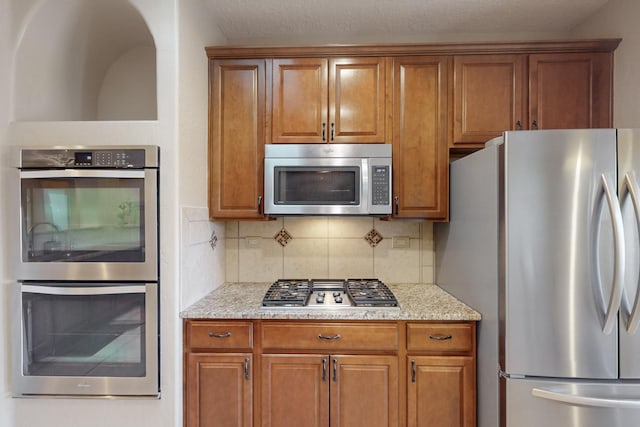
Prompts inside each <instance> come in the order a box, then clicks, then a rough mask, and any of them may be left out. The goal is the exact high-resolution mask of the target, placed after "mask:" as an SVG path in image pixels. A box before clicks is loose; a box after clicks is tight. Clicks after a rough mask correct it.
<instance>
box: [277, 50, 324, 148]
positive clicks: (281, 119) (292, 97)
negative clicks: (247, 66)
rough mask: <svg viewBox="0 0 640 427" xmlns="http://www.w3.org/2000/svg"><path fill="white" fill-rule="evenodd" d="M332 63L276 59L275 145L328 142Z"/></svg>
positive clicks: (299, 59)
mask: <svg viewBox="0 0 640 427" xmlns="http://www.w3.org/2000/svg"><path fill="white" fill-rule="evenodd" d="M327 67H328V61H327V59H324V58H293V59H274V60H273V104H272V105H273V107H272V112H271V115H272V116H271V117H272V123H271V131H272V142H273V143H279V142H280V143H282V142H291V143H312V142H319V143H322V142H327V138H328V135H329V134H328V131H329V130H328V128H327V126H328V124H327V120H328V109H327V90H328V89H327V86H328V71H327Z"/></svg>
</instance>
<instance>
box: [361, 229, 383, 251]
mask: <svg viewBox="0 0 640 427" xmlns="http://www.w3.org/2000/svg"><path fill="white" fill-rule="evenodd" d="M364 240H366V241H367V242H369V246H371V247H372V248H375V247H376V246H378V243H380V242H381V241H382V234H380V233H379V232H378V230H376V229H375V228H372V229H371V231H369V232H368V233H367V234H365V236H364Z"/></svg>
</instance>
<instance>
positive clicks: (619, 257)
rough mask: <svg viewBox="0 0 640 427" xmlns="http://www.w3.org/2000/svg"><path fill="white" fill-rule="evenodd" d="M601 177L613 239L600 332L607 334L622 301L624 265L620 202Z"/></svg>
mask: <svg viewBox="0 0 640 427" xmlns="http://www.w3.org/2000/svg"><path fill="white" fill-rule="evenodd" d="M601 178H602V188H603V190H604V194H605V196H606V200H607V205H608V207H609V214H610V215H611V225H612V227H613V241H614V246H613V259H614V269H613V286H612V289H611V296H610V298H609V305H608V307H607V312H606V314H605V318H604V326H603V327H602V332H604V333H605V334H607V335H608V334H610V333H611V332H612V331H613V329H614V327H615V326H616V321H617V317H618V310H619V309H620V303H621V301H622V290H623V283H622V281H623V279H624V266H625V259H624V258H625V257H624V238H623V237H622V233H623V230H622V228H623V226H622V212H621V211H620V202H619V201H618V198H617V197H616V196H615V195H614V194H612V191H611V189H610V188H609V184H608V182H607V177H606V176H605V175H604V174H602V175H601ZM596 265H600V263H599V262H596ZM598 276H599V275H598ZM599 279H600V278H599V277H596V280H599ZM600 288H602V287H600Z"/></svg>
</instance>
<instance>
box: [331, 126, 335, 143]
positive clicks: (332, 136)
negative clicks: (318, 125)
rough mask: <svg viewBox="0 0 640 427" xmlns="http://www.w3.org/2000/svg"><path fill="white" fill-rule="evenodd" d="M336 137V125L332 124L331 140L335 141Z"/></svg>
mask: <svg viewBox="0 0 640 427" xmlns="http://www.w3.org/2000/svg"><path fill="white" fill-rule="evenodd" d="M335 136H336V124H335V123H333V122H331V140H332V141H333V140H334V139H335V138H334V137H335Z"/></svg>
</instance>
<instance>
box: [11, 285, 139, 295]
mask: <svg viewBox="0 0 640 427" xmlns="http://www.w3.org/2000/svg"><path fill="white" fill-rule="evenodd" d="M21 291H22V292H23V293H25V292H28V293H31V294H43V295H114V294H141V293H144V292H145V291H146V287H145V286H144V285H134V286H96V287H93V286H87V287H66V286H38V285H22V288H21Z"/></svg>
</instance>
